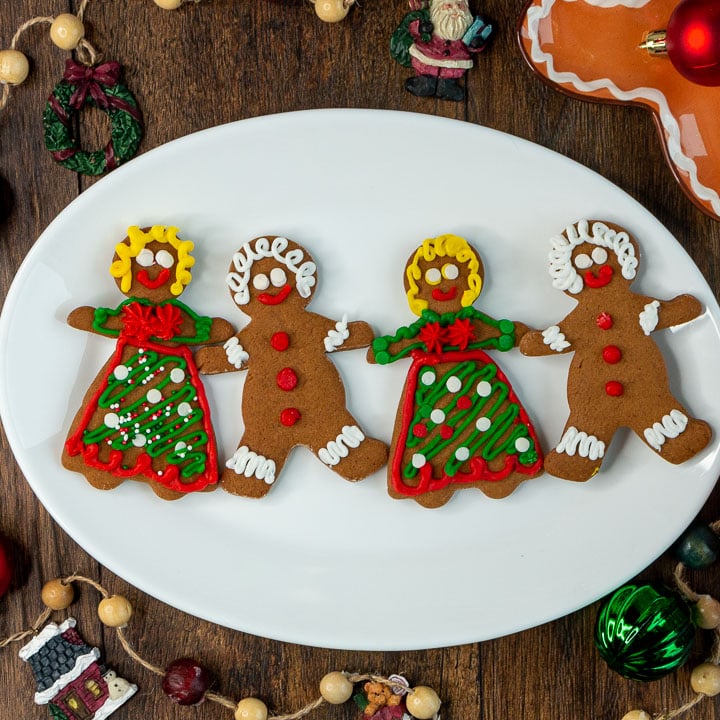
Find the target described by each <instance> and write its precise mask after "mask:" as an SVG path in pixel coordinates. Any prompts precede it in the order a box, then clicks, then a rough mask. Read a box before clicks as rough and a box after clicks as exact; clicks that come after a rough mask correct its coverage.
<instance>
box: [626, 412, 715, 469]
mask: <svg viewBox="0 0 720 720" xmlns="http://www.w3.org/2000/svg"><path fill="white" fill-rule="evenodd" d="M632 429H633V430H634V431H635V432H636V433H637V434H638V435H639V436H640V437H641V438H642V439H643V440H644V441H645V443H646V444H647V445H649V446H650V447H651V448H652V449H653V450H654V451H655V452H656V453H657V454H658V455H660V457H661V458H663V459H664V460H667V461H668V462H671V463H673V464H676V465H677V464H679V463H683V462H685V461H686V460H689V459H690V458H691V457H693V456H695V455H697V453H699V452H700V451H701V450H702V449H703V448H704V447H705V446H706V445H707V444H708V443H709V442H710V438H711V437H712V430H711V428H710V426H709V425H708V424H707V423H706V422H705V421H704V420H696V419H695V418H691V417H688V415H687V414H686V413H685V410H684V409H682V408H681V406H680V405H675V407H673V408H672V409H670V410H669V411H668V412H667V413H666V414H665V415H662V416H661V417H654V418H650V417H646V418H643V419H641V420H640V421H639V422H636V423H634V425H633V428H632Z"/></svg>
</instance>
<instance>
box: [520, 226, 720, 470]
mask: <svg viewBox="0 0 720 720" xmlns="http://www.w3.org/2000/svg"><path fill="white" fill-rule="evenodd" d="M551 244H552V249H551V251H550V276H551V278H552V284H553V287H555V288H557V289H558V290H562V291H563V292H565V293H567V294H568V295H569V296H570V297H572V298H573V299H574V300H576V301H577V307H576V308H575V309H574V310H573V311H572V312H571V313H570V314H569V315H568V316H567V317H566V318H565V319H564V320H561V321H560V322H559V323H557V324H556V325H551V326H550V327H549V328H547V329H546V330H543V331H542V332H533V333H528V334H527V335H526V336H525V337H524V338H523V339H522V342H521V343H520V350H521V351H522V352H523V353H524V354H525V355H552V354H555V353H569V352H573V353H574V357H573V360H572V364H571V366H570V370H569V374H568V380H567V395H568V404H569V406H570V417H569V418H568V420H567V423H566V425H565V430H564V432H563V435H562V437H561V438H560V441H559V443H558V444H557V447H556V448H555V449H554V450H553V451H552V452H551V453H549V454H548V456H547V457H546V459H545V468H546V469H547V471H548V472H549V473H552V474H553V475H556V476H557V477H561V478H564V479H567V480H578V481H582V480H588V479H589V478H591V477H592V476H593V475H595V473H597V472H598V471H599V470H600V466H601V465H602V462H603V458H604V456H605V452H606V449H607V447H608V445H609V444H610V441H611V440H612V438H613V435H614V434H615V431H616V430H617V429H618V428H619V427H623V426H626V427H629V428H631V429H632V430H633V431H634V432H635V433H636V434H637V435H638V436H639V437H640V438H641V439H642V440H643V441H644V442H645V443H646V444H647V445H648V446H649V447H650V448H651V449H652V450H654V451H655V452H656V453H657V454H658V455H659V456H660V457H662V458H664V459H665V460H667V461H669V462H671V463H682V462H684V461H686V460H689V459H690V458H691V457H693V456H694V455H696V454H697V453H699V452H700V451H701V450H702V449H703V448H704V447H705V446H706V445H707V444H708V443H709V441H710V437H711V435H712V431H711V429H710V426H709V425H708V424H707V423H706V422H704V421H702V420H696V419H694V418H692V417H691V416H690V414H689V413H688V411H687V410H686V409H685V408H684V407H683V406H682V405H681V404H680V403H679V402H678V400H677V399H676V398H675V397H674V395H673V394H672V392H671V390H670V387H669V384H668V377H667V370H666V368H665V362H664V360H663V357H662V354H661V353H660V350H659V348H658V347H657V345H656V344H655V342H654V341H653V339H652V338H651V337H650V335H651V333H652V332H653V331H655V330H661V329H663V328H667V327H671V326H673V325H679V324H681V323H686V322H688V321H690V320H693V319H694V318H696V317H698V316H699V315H700V314H701V313H702V307H701V305H700V303H699V302H698V300H697V299H696V298H694V297H693V296H692V295H680V296H678V297H676V298H673V299H672V300H657V299H655V298H653V297H648V296H645V295H639V294H637V293H634V292H632V291H631V289H630V286H631V284H632V282H633V280H634V279H635V277H636V275H637V270H638V265H639V261H640V253H639V248H638V245H637V242H636V241H635V240H634V238H632V237H631V236H630V234H629V233H628V232H627V231H626V230H624V229H623V228H621V227H619V226H617V225H613V224H611V223H602V222H590V221H586V220H582V221H580V222H578V223H577V224H576V225H570V226H569V227H567V228H566V229H565V231H564V232H563V233H562V234H561V235H558V236H556V237H553V238H552V240H551Z"/></svg>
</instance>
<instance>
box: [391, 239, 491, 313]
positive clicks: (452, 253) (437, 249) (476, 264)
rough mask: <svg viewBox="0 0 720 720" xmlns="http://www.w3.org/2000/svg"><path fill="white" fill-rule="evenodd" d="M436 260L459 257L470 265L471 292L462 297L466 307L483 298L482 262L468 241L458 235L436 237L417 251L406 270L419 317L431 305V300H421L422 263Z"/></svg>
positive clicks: (412, 303)
mask: <svg viewBox="0 0 720 720" xmlns="http://www.w3.org/2000/svg"><path fill="white" fill-rule="evenodd" d="M436 257H449V258H455V259H456V260H457V261H458V262H461V263H467V266H468V270H469V273H468V278H467V283H468V289H467V290H465V292H464V293H463V294H462V297H461V298H460V302H461V304H462V306H463V307H469V306H470V305H472V304H473V303H474V302H475V300H477V298H478V295H480V290H481V288H482V278H481V277H480V261H479V259H478V256H477V254H476V253H475V251H474V250H473V249H472V247H470V244H469V243H468V241H467V240H465V239H464V238H461V237H459V236H458V235H440V236H439V237H436V238H428V239H427V240H424V241H423V244H422V245H421V246H420V247H419V248H418V249H417V250H416V251H415V255H414V256H413V259H412V261H411V262H410V264H409V265H408V266H407V269H406V271H405V274H406V275H407V280H408V291H407V300H408V305H410V309H411V310H412V311H413V312H414V313H415V314H416V315H421V314H422V311H423V310H425V308H427V306H428V303H427V300H422V299H421V298H418V297H417V294H418V292H419V287H418V281H419V280H421V279H422V270H420V264H419V263H420V260H425V261H426V262H432V261H433V260H434V259H435V258H436Z"/></svg>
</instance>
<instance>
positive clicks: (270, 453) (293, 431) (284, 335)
mask: <svg viewBox="0 0 720 720" xmlns="http://www.w3.org/2000/svg"><path fill="white" fill-rule="evenodd" d="M316 280H317V268H316V266H315V263H314V262H313V259H312V257H311V256H310V254H309V253H308V251H307V250H305V249H304V248H303V247H301V246H300V245H298V244H297V243H295V242H293V241H292V240H288V239H287V238H284V237H276V236H266V237H259V238H255V239H254V240H251V241H250V242H247V243H245V245H243V246H242V248H240V250H239V251H238V252H236V253H235V255H234V256H233V259H232V264H231V265H230V273H229V275H228V277H227V284H228V286H229V288H230V294H231V296H232V298H233V301H234V302H235V303H236V304H237V306H238V307H239V308H240V309H241V310H242V311H243V312H244V313H245V314H246V315H248V316H249V317H250V323H249V324H248V325H247V326H246V327H245V328H244V329H243V330H242V331H241V332H240V333H238V334H237V335H235V336H234V337H232V338H230V339H229V340H228V341H227V342H226V343H225V344H224V346H217V347H206V348H202V349H201V350H200V351H199V352H198V354H197V362H198V367H199V368H200V371H201V372H203V373H208V374H213V373H222V372H232V371H236V370H244V369H247V370H248V375H247V378H246V381H245V386H244V388H243V400H242V411H243V420H244V422H245V434H244V435H243V436H242V438H241V440H240V443H239V446H238V448H237V450H236V451H235V452H234V453H233V455H232V456H231V457H230V458H229V459H228V460H227V462H226V463H225V469H224V470H223V472H222V475H221V479H220V484H221V486H222V487H223V488H224V489H225V490H227V491H228V492H230V493H233V494H236V495H244V496H247V497H255V498H259V497H263V496H264V495H266V494H267V493H268V491H269V490H270V488H271V487H272V485H273V484H274V483H275V481H276V480H277V478H278V476H279V475H280V471H281V470H282V467H283V465H284V464H285V461H286V460H287V457H288V455H289V453H290V451H291V450H292V449H293V448H294V447H295V446H297V445H304V446H306V447H308V448H309V449H310V450H311V451H312V452H313V453H315V455H317V457H318V458H319V459H320V460H321V461H322V462H323V463H324V464H325V465H327V466H328V467H329V468H331V469H332V470H334V471H335V472H336V473H338V474H339V475H340V476H341V477H343V478H345V479H346V480H351V481H355V480H360V479H362V478H364V477H366V476H367V475H370V474H371V473H373V472H375V471H376V470H378V469H379V468H381V467H382V466H383V465H384V464H385V463H386V462H387V446H386V445H385V444H384V443H383V442H381V441H380V440H375V439H374V438H370V437H366V435H365V433H364V432H363V431H362V430H361V429H360V426H359V424H358V422H357V420H355V418H354V417H353V416H352V415H351V414H350V412H349V411H348V410H347V409H346V401H345V388H344V387H343V383H342V380H341V378H340V375H339V373H338V371H337V369H336V368H335V365H334V364H333V362H332V361H331V360H330V358H329V357H328V355H330V354H332V353H333V352H338V351H341V350H353V349H355V348H362V347H367V346H368V345H369V344H370V342H371V341H372V338H373V332H372V329H371V328H370V326H369V325H368V324H367V323H365V322H348V321H347V318H346V317H343V318H342V319H341V320H340V321H335V320H331V319H329V318H326V317H323V316H322V315H318V314H316V313H313V312H309V311H308V310H306V309H305V307H306V305H307V304H308V303H309V302H310V300H311V297H312V294H313V292H314V289H315V284H316Z"/></svg>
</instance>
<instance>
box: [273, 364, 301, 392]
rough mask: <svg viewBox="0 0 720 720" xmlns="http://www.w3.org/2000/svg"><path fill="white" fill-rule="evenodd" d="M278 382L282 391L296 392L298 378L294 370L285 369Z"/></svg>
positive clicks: (278, 376) (279, 374)
mask: <svg viewBox="0 0 720 720" xmlns="http://www.w3.org/2000/svg"><path fill="white" fill-rule="evenodd" d="M276 380H277V384H278V387H279V388H280V389H281V390H294V389H295V386H296V385H297V384H298V376H297V374H296V373H295V371H294V370H293V369H292V368H283V369H282V370H281V371H280V372H279V373H278V374H277V378H276Z"/></svg>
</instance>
